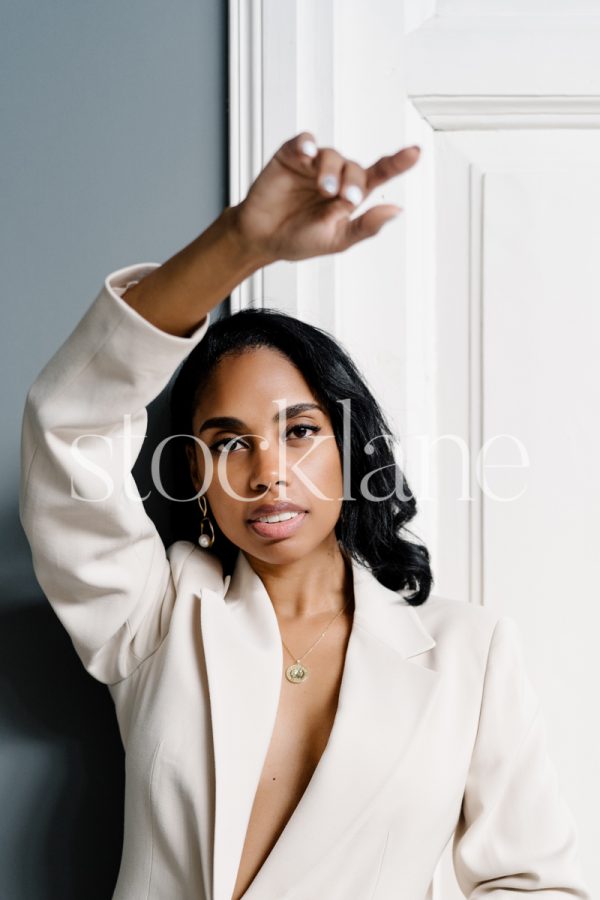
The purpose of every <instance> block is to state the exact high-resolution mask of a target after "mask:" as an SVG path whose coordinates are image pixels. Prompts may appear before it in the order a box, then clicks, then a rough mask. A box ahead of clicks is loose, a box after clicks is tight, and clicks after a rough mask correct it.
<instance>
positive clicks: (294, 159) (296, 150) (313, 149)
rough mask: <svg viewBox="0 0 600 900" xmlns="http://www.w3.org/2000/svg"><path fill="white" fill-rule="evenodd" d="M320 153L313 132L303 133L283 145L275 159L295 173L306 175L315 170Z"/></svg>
mask: <svg viewBox="0 0 600 900" xmlns="http://www.w3.org/2000/svg"><path fill="white" fill-rule="evenodd" d="M318 153H319V148H318V147H317V142H316V140H315V137H314V135H313V134H312V132H310V131H301V132H300V133H299V134H297V135H295V136H294V137H293V138H290V140H289V141H286V142H285V143H284V144H282V145H281V147H280V148H279V150H278V151H277V153H275V158H277V159H278V160H279V161H280V162H282V163H284V165H287V166H289V167H290V168H291V169H294V171H296V172H300V173H302V174H306V173H307V172H310V171H311V170H312V169H313V162H314V160H315V158H316V157H317V156H318Z"/></svg>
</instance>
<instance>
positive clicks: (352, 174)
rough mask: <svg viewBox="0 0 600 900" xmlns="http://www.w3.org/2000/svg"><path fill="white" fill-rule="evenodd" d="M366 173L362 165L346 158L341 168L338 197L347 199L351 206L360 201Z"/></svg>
mask: <svg viewBox="0 0 600 900" xmlns="http://www.w3.org/2000/svg"><path fill="white" fill-rule="evenodd" d="M366 183H367V174H366V172H365V170H364V169H363V167H362V166H359V164H358V163H356V162H353V161H352V160H349V159H347V160H346V162H345V164H344V168H343V169H342V182H341V185H340V197H343V199H344V200H348V202H349V203H351V204H352V206H353V207H356V206H359V204H360V203H362V201H363V199H364V197H365V193H366Z"/></svg>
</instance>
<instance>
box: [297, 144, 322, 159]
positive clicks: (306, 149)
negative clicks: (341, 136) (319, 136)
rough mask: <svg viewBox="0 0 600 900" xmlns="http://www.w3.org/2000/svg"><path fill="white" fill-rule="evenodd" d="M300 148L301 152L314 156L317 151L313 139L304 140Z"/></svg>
mask: <svg viewBox="0 0 600 900" xmlns="http://www.w3.org/2000/svg"><path fill="white" fill-rule="evenodd" d="M300 149H301V150H302V152H303V153H305V154H306V156H316V155H317V153H318V152H319V151H318V150H317V145H316V144H315V142H314V141H304V142H303V143H302V146H301V147H300Z"/></svg>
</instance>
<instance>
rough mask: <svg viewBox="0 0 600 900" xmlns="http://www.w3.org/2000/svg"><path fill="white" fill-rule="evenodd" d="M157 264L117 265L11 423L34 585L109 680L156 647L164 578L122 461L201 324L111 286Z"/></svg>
mask: <svg viewBox="0 0 600 900" xmlns="http://www.w3.org/2000/svg"><path fill="white" fill-rule="evenodd" d="M158 265H159V264H157V263H144V264H140V265H135V266H128V267H126V268H124V269H118V270H116V271H115V272H112V273H111V274H110V275H108V276H107V277H106V279H105V281H104V284H103V287H102V289H101V290H100V293H99V294H98V296H97V297H96V299H95V300H94V302H93V303H92V304H91V306H90V307H89V308H88V310H87V312H86V313H85V314H84V316H83V318H82V319H81V320H80V321H79V323H78V324H77V325H76V327H75V328H74V330H73V331H72V333H71V334H70V335H69V336H68V337H67V339H66V340H65V341H64V343H63V344H62V345H61V346H60V347H59V349H58V350H57V351H56V353H55V354H54V356H53V357H52V358H51V359H50V361H49V362H48V363H47V364H46V366H45V367H44V368H43V369H42V371H41V372H40V373H39V375H38V376H37V378H36V379H35V381H34V382H33V384H32V385H31V387H30V388H29V391H28V393H27V397H26V401H25V409H24V413H23V419H22V426H21V480H20V491H19V514H20V519H21V523H22V525H23V528H24V530H25V533H26V535H27V539H28V541H29V544H30V547H31V552H32V561H33V567H34V571H35V574H36V577H37V579H38V582H39V584H40V586H41V588H42V590H43V591H44V593H45V594H46V596H47V599H48V600H49V602H50V604H51V605H52V607H53V609H54V611H55V613H56V614H57V616H58V618H59V619H60V621H61V622H62V624H63V625H64V627H65V628H66V630H67V632H68V633H69V635H70V637H71V639H72V641H73V645H74V647H75V649H76V651H77V653H78V655H79V657H80V659H81V661H82V663H83V665H84V666H85V668H86V670H87V671H88V672H89V673H90V674H91V675H92V676H93V677H95V678H96V679H98V680H99V681H102V682H104V683H106V684H113V683H116V682H117V681H121V680H122V679H124V678H126V677H127V676H128V675H129V674H131V672H133V671H134V670H135V669H136V668H137V667H138V666H139V665H140V662H142V661H143V660H144V659H146V658H147V657H148V656H149V655H150V654H151V653H153V652H154V650H155V649H156V648H157V647H158V646H159V644H160V643H161V641H162V640H163V638H164V637H165V634H166V631H167V629H168V625H169V619H170V613H171V608H172V606H173V603H174V599H175V586H174V584H173V575H172V571H171V565H170V562H169V556H168V555H167V552H165V548H164V545H163V543H162V540H161V538H160V535H159V534H158V532H157V530H156V528H155V526H154V523H153V522H152V520H151V519H150V518H149V516H148V515H147V514H146V512H145V510H144V505H143V503H142V500H141V498H140V495H139V493H138V490H137V487H136V483H135V480H134V478H133V475H132V473H131V469H132V467H133V464H134V463H135V460H136V459H137V457H138V455H139V452H140V449H141V447H142V443H143V440H144V437H145V432H146V426H147V420H148V418H147V412H146V408H145V407H146V406H147V405H148V404H149V403H150V402H151V401H152V400H153V399H154V398H155V397H156V396H157V395H158V394H159V393H160V392H161V391H162V390H163V388H165V387H166V385H167V384H168V382H169V380H170V378H171V376H172V375H173V373H174V371H175V369H176V368H177V366H178V365H179V363H181V362H182V361H183V360H184V358H185V357H186V356H187V355H188V354H189V353H190V351H191V350H192V349H193V348H194V347H195V346H196V345H197V344H198V343H199V341H201V340H202V338H203V337H204V334H205V333H206V331H207V329H208V327H209V323H210V315H207V316H206V317H205V318H204V319H203V320H202V322H201V323H200V325H199V326H198V327H197V328H196V329H195V330H194V331H193V332H192V333H191V334H190V335H189V336H187V337H179V336H177V335H172V334H169V333H168V332H166V331H163V330H162V329H159V328H157V327H155V326H154V325H152V324H151V323H150V322H149V321H148V320H147V319H145V318H144V317H143V316H142V315H141V314H139V313H138V312H137V311H136V310H134V309H133V307H132V306H130V305H129V304H128V303H127V302H126V301H125V300H123V299H122V298H121V296H120V294H121V293H122V292H123V291H124V290H125V288H126V286H128V284H129V283H130V282H131V281H138V280H140V279H141V278H143V277H144V276H145V275H147V274H149V272H151V271H152V270H153V269H155V268H157V267H158Z"/></svg>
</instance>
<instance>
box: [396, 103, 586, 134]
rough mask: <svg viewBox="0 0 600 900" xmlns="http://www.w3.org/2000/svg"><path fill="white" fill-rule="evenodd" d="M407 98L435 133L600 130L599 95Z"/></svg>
mask: <svg viewBox="0 0 600 900" xmlns="http://www.w3.org/2000/svg"><path fill="white" fill-rule="evenodd" d="M410 99H411V100H412V102H413V104H414V106H415V107H416V109H417V110H418V112H419V113H420V114H421V116H422V117H423V118H424V119H425V120H426V121H427V122H428V123H429V124H430V125H431V127H432V128H433V129H434V130H435V131H466V130H468V131H482V130H487V129H498V128H501V129H502V130H506V129H508V128H510V129H515V128H526V129H531V128H599V127H600V95H593V96H578V97H577V96H575V97H573V96H553V97H550V96H548V97H543V96H518V95H506V96H499V95H470V96H469V95H464V96H446V95H441V94H433V95H423V96H411V98H410Z"/></svg>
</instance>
